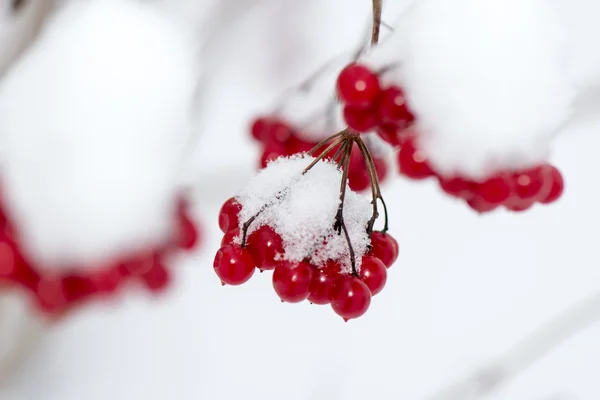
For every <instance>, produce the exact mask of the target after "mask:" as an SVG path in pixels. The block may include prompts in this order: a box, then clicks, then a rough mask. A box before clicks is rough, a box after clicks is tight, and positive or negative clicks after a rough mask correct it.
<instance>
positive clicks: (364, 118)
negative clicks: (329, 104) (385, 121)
mask: <svg viewBox="0 0 600 400" xmlns="http://www.w3.org/2000/svg"><path fill="white" fill-rule="evenodd" d="M343 115H344V121H346V123H347V124H348V128H350V129H352V130H355V131H356V132H362V133H364V132H369V131H371V130H373V129H375V127H376V126H377V115H376V113H375V111H374V110H373V109H371V108H363V107H355V106H345V107H344V111H343Z"/></svg>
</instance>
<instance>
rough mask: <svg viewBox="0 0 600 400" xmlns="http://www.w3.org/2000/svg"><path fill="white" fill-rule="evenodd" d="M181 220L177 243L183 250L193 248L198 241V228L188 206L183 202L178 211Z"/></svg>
mask: <svg viewBox="0 0 600 400" xmlns="http://www.w3.org/2000/svg"><path fill="white" fill-rule="evenodd" d="M177 218H178V220H179V232H178V235H177V245H178V246H179V247H180V248H181V249H183V250H192V249H193V248H194V247H195V246H196V243H198V236H199V234H198V230H197V228H196V225H195V224H194V222H193V221H192V219H191V218H190V215H189V214H188V209H187V206H186V205H185V204H184V203H181V205H180V206H179V210H178V212H177Z"/></svg>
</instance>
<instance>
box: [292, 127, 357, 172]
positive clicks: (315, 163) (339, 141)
mask: <svg viewBox="0 0 600 400" xmlns="http://www.w3.org/2000/svg"><path fill="white" fill-rule="evenodd" d="M344 140H346V138H345V137H344V136H343V135H341V136H340V137H338V138H337V139H336V140H335V141H334V142H333V143H331V144H330V145H329V146H328V147H327V148H326V149H325V150H324V151H323V152H322V153H321V154H320V155H319V156H318V157H317V158H315V159H314V160H313V161H312V162H311V163H310V164H308V166H307V167H306V168H304V171H302V175H304V174H306V173H307V172H308V171H310V170H311V169H312V168H313V167H314V166H315V165H317V163H318V162H319V161H321V160H322V159H323V158H325V157H326V156H327V154H328V153H329V152H330V151H331V150H333V149H334V148H335V147H336V146H339V144H340V143H342V142H344Z"/></svg>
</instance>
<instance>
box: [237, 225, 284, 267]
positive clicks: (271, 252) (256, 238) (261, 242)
mask: <svg viewBox="0 0 600 400" xmlns="http://www.w3.org/2000/svg"><path fill="white" fill-rule="evenodd" d="M246 247H247V249H248V251H249V252H250V254H252V257H253V258H254V260H255V261H256V265H257V266H258V268H259V269H260V270H263V271H264V270H271V269H275V266H276V265H277V263H278V262H277V261H276V258H277V257H278V256H279V255H280V254H281V253H283V243H282V241H281V237H280V236H279V234H278V233H277V232H275V230H273V228H271V227H270V226H268V225H263V226H261V227H260V228H258V229H257V230H256V231H254V232H252V233H251V234H250V235H249V236H248V240H247V242H246Z"/></svg>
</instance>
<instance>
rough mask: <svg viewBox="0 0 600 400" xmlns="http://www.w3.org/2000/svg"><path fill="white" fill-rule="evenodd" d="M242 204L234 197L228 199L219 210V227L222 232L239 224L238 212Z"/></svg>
mask: <svg viewBox="0 0 600 400" xmlns="http://www.w3.org/2000/svg"><path fill="white" fill-rule="evenodd" d="M241 209H242V206H241V205H240V203H238V201H237V200H236V199H235V197H232V198H230V199H228V200H227V201H226V202H225V203H224V204H223V206H222V207H221V211H219V228H221V231H222V232H223V233H227V232H228V231H229V230H231V229H234V228H236V227H237V226H238V224H239V217H238V214H239V213H240V210H241Z"/></svg>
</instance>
